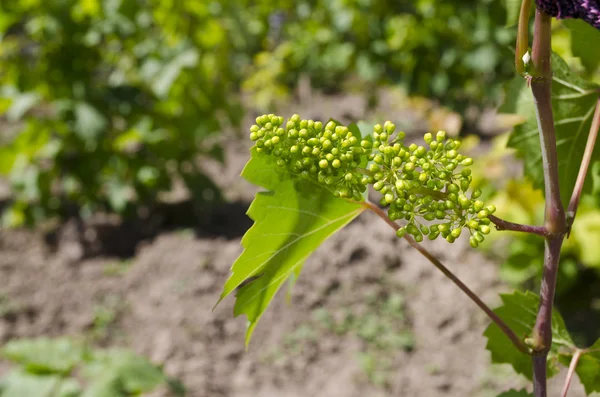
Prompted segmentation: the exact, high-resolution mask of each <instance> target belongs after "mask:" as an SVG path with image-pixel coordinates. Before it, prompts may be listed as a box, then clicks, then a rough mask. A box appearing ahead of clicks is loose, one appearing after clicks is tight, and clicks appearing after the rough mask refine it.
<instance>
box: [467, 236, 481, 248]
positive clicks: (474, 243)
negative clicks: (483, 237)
mask: <svg viewBox="0 0 600 397" xmlns="http://www.w3.org/2000/svg"><path fill="white" fill-rule="evenodd" d="M469 244H471V247H473V248H477V247H479V241H477V239H476V238H475V237H473V236H471V237H469Z"/></svg>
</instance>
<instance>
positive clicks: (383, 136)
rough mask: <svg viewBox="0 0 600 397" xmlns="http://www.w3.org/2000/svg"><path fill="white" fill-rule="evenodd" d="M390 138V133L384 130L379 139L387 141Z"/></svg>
mask: <svg viewBox="0 0 600 397" xmlns="http://www.w3.org/2000/svg"><path fill="white" fill-rule="evenodd" d="M388 138H389V135H388V134H387V133H385V132H382V133H381V134H379V140H380V141H382V142H387V140H388Z"/></svg>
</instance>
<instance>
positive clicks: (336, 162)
mask: <svg viewBox="0 0 600 397" xmlns="http://www.w3.org/2000/svg"><path fill="white" fill-rule="evenodd" d="M331 166H332V167H333V168H340V167H341V166H342V162H341V161H340V160H338V159H335V160H333V161H332V162H331ZM350 175H352V174H350Z"/></svg>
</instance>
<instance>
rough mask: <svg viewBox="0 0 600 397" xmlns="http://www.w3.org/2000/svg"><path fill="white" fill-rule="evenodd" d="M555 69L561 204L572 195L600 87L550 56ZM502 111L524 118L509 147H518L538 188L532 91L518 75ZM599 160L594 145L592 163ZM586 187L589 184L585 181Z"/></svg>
mask: <svg viewBox="0 0 600 397" xmlns="http://www.w3.org/2000/svg"><path fill="white" fill-rule="evenodd" d="M552 68H553V71H554V75H553V82H552V108H553V111H554V121H555V129H556V145H557V148H558V163H559V170H560V173H559V182H560V191H561V197H562V200H563V202H564V203H566V202H567V200H568V199H569V197H570V196H571V192H572V190H573V186H574V185H575V179H576V178H577V172H578V171H579V165H580V164H581V158H582V156H583V151H584V149H585V144H586V141H587V136H588V133H589V130H590V126H591V122H592V115H593V113H594V109H595V106H596V100H597V99H598V93H599V92H600V91H598V89H599V87H598V86H597V85H596V84H593V83H590V82H587V81H585V80H583V79H582V78H580V77H578V76H577V75H575V74H573V73H571V71H570V70H569V67H568V66H567V64H566V63H565V61H563V59H562V58H561V57H559V56H558V55H556V54H553V55H552ZM500 111H501V112H507V113H510V112H511V111H512V112H516V113H517V114H520V115H522V116H524V117H525V119H526V120H527V121H525V123H523V124H521V125H518V126H517V127H515V129H514V131H513V133H512V135H511V137H510V139H509V142H508V146H509V147H512V148H515V149H517V153H518V155H519V156H520V157H522V158H523V160H524V161H525V175H527V176H528V177H529V178H531V180H532V182H533V184H534V186H535V187H537V188H542V187H543V185H544V174H543V169H542V152H541V149H540V140H539V136H538V128H537V121H536V116H535V107H534V104H533V97H532V94H531V91H530V90H529V89H528V88H527V86H526V84H525V81H524V80H523V79H522V78H521V77H517V78H515V80H514V81H513V82H512V83H510V84H509V86H508V92H507V95H506V99H505V105H503V107H502V108H501V110H500ZM598 160H600V149H599V148H598V147H596V150H595V151H594V157H593V159H592V163H594V162H596V161H598ZM585 186H586V188H587V189H589V188H590V186H591V183H586V184H585Z"/></svg>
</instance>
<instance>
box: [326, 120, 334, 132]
mask: <svg viewBox="0 0 600 397" xmlns="http://www.w3.org/2000/svg"><path fill="white" fill-rule="evenodd" d="M325 130H327V131H334V130H335V122H333V121H330V122H328V123H327V124H326V125H325Z"/></svg>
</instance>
